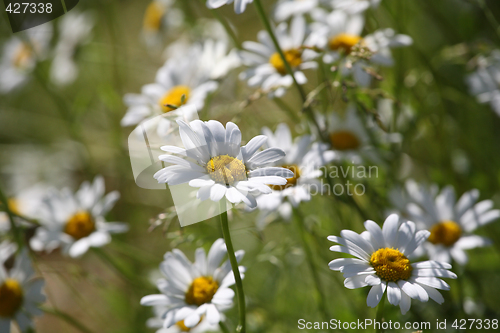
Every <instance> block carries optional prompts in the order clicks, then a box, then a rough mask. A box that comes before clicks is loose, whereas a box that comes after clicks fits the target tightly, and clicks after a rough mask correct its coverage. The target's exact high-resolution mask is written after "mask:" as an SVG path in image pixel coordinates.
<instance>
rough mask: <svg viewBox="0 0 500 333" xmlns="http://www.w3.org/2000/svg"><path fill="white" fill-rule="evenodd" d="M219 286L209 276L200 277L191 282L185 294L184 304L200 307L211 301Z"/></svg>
mask: <svg viewBox="0 0 500 333" xmlns="http://www.w3.org/2000/svg"><path fill="white" fill-rule="evenodd" d="M217 289H219V285H218V284H217V282H216V281H214V279H213V278H212V277H210V276H201V277H198V278H196V279H194V280H193V283H191V285H190V286H189V289H188V291H187V293H186V299H185V300H186V303H187V304H190V305H198V306H200V305H202V304H205V303H208V302H210V301H211V300H212V298H213V297H214V295H215V293H216V292H217Z"/></svg>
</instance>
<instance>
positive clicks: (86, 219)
mask: <svg viewBox="0 0 500 333" xmlns="http://www.w3.org/2000/svg"><path fill="white" fill-rule="evenodd" d="M94 230H95V223H94V219H93V218H92V215H90V213H88V212H83V211H81V212H78V213H76V214H75V215H73V216H71V217H70V218H69V219H68V221H67V222H66V225H65V227H64V232H65V233H67V234H68V235H70V236H71V237H73V238H74V239H76V240H78V239H81V238H84V237H87V236H88V235H90V234H91V233H92V232H93V231H94Z"/></svg>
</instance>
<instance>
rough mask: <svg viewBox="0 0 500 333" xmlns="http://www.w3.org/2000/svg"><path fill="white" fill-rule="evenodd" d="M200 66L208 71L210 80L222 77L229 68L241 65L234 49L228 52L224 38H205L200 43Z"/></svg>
mask: <svg viewBox="0 0 500 333" xmlns="http://www.w3.org/2000/svg"><path fill="white" fill-rule="evenodd" d="M201 48H202V50H201V57H200V68H201V70H202V71H203V72H206V73H208V75H209V77H210V78H211V79H212V80H217V79H223V78H224V77H225V76H226V75H227V74H228V73H229V71H230V70H232V69H234V68H236V67H238V66H240V65H241V60H240V57H239V56H238V52H237V51H236V50H234V49H233V50H232V51H231V52H229V53H228V42H227V41H225V40H213V39H207V40H205V41H204V42H203V44H202V45H201Z"/></svg>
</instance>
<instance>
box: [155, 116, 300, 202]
mask: <svg viewBox="0 0 500 333" xmlns="http://www.w3.org/2000/svg"><path fill="white" fill-rule="evenodd" d="M177 123H178V124H179V132H180V137H181V140H182V143H183V145H184V147H185V148H179V147H175V146H163V147H161V149H162V150H163V151H166V152H168V153H170V154H172V155H170V154H169V155H161V156H160V157H159V158H160V160H162V161H163V162H166V163H170V164H172V165H171V166H167V167H166V168H163V169H161V170H160V171H158V172H157V173H156V174H155V175H154V177H155V179H157V180H158V182H159V183H168V185H170V186H173V185H179V184H184V183H188V184H189V186H191V187H195V188H199V190H198V192H197V195H196V196H197V198H198V199H200V200H202V201H203V200H207V199H210V200H212V201H215V202H217V201H220V200H221V199H223V198H224V197H225V198H226V199H227V200H228V201H229V202H231V203H235V204H236V203H240V202H243V203H245V204H246V205H247V206H249V207H250V208H255V207H256V206H257V202H256V200H255V196H256V195H258V194H261V193H265V194H267V193H271V191H272V190H271V188H270V187H269V186H268V184H270V185H285V184H286V183H287V180H286V178H291V177H293V172H292V171H290V170H288V169H284V168H276V167H268V166H269V165H272V163H274V162H276V161H278V160H279V159H281V158H282V157H283V156H285V153H284V152H283V151H282V150H281V149H278V148H268V149H266V150H263V151H260V152H258V150H259V148H260V147H261V146H262V145H263V144H264V143H265V142H266V140H267V137H266V136H264V135H259V136H256V137H254V138H253V139H251V140H250V141H249V142H248V144H247V145H246V146H243V147H241V132H240V129H239V128H238V126H237V125H235V124H234V123H232V122H228V123H227V124H226V128H224V126H223V125H222V124H221V123H220V122H218V121H215V120H210V121H207V122H203V121H200V120H193V121H192V122H190V123H189V124H188V123H186V122H184V121H181V120H179V121H177Z"/></svg>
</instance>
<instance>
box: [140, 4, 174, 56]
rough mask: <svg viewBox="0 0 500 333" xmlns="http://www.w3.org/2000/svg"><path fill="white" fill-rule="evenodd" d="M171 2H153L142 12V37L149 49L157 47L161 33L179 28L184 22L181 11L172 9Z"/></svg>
mask: <svg viewBox="0 0 500 333" xmlns="http://www.w3.org/2000/svg"><path fill="white" fill-rule="evenodd" d="M173 3H174V1H173V0H153V1H151V2H150V3H149V4H148V5H147V7H146V10H145V11H144V17H143V21H142V35H143V37H144V39H145V41H146V44H147V45H148V46H150V47H154V46H159V45H160V44H161V43H160V41H161V37H162V36H161V33H162V32H163V31H165V30H170V29H177V28H179V27H180V26H181V25H182V23H183V20H184V13H183V12H182V10H180V9H178V8H174V7H173Z"/></svg>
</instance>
